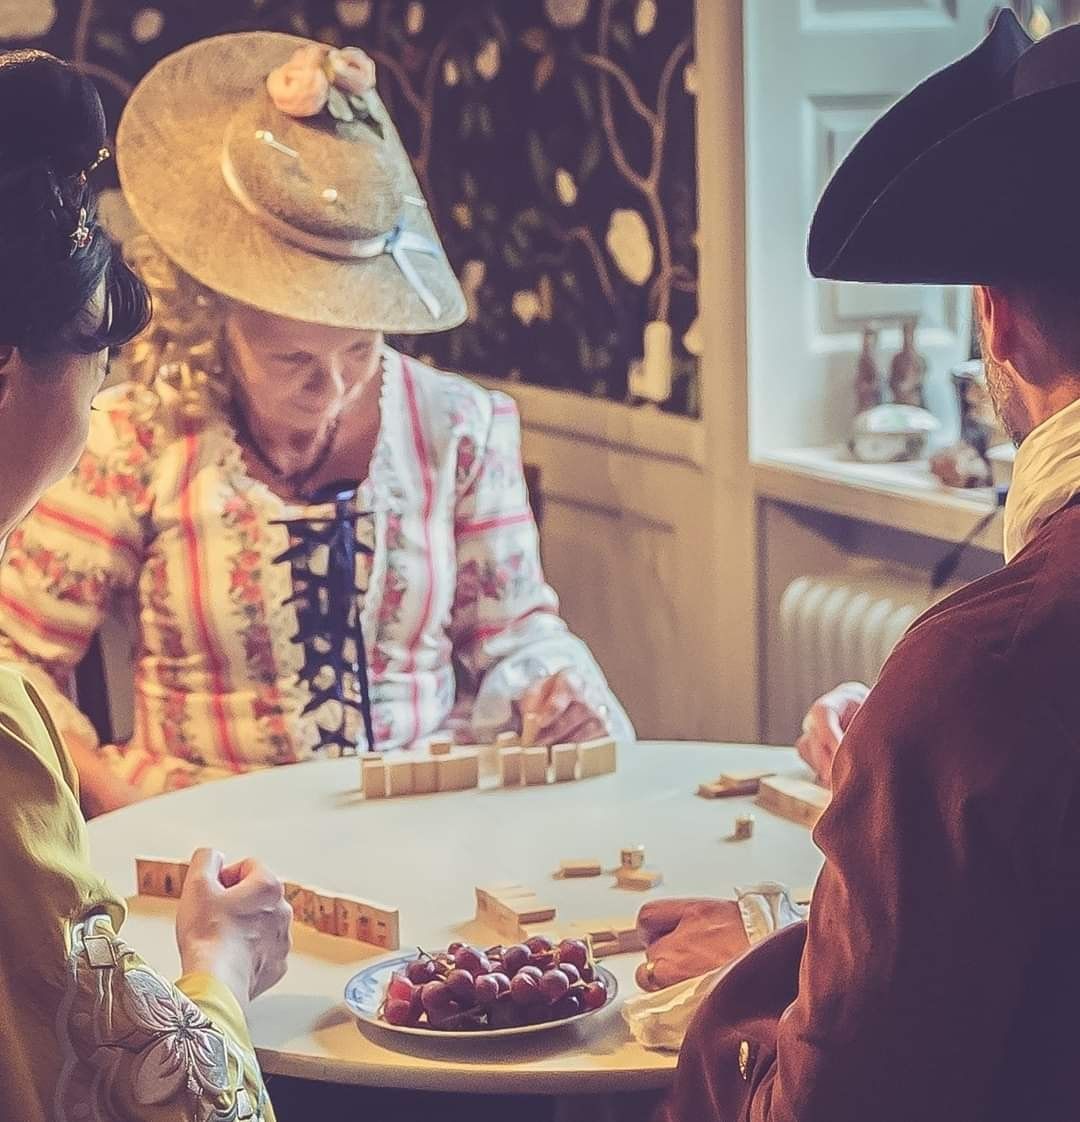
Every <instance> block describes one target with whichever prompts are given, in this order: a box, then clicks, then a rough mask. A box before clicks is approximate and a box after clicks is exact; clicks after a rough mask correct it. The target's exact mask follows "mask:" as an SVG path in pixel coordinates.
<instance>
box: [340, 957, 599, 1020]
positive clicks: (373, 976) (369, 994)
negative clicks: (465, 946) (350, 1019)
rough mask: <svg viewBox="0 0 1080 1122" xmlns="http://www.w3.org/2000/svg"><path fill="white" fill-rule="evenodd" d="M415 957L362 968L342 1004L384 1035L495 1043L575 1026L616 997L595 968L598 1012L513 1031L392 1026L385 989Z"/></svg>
mask: <svg viewBox="0 0 1080 1122" xmlns="http://www.w3.org/2000/svg"><path fill="white" fill-rule="evenodd" d="M416 958H417V955H415V954H408V955H396V956H395V957H394V958H383V959H380V960H379V961H378V962H373V963H372V964H371V965H370V966H365V967H364V969H363V970H360V971H359V972H358V973H356V974H354V975H353V976H352V977H351V978H350V979H349V981H348V983H347V984H346V986H345V1004H346V1005H347V1006H348V1007H349V1008H350V1009H351V1010H352V1012H353V1013H354V1014H355V1015H356V1017H357V1018H358V1019H359V1020H361V1021H363V1022H364V1023H365V1024H369V1025H374V1026H375V1027H376V1028H380V1029H384V1030H385V1031H386V1032H396V1033H400V1034H402V1035H403V1036H423V1037H426V1038H427V1039H428V1040H497V1039H501V1038H502V1037H506V1036H531V1035H533V1034H535V1033H539V1032H548V1031H549V1030H551V1029H556V1028H562V1027H563V1026H565V1025H574V1024H577V1023H578V1022H580V1021H584V1020H587V1019H588V1018H589V1017H594V1016H595V1015H596V1014H597V1013H603V1012H604V1010H605V1009H610V1008H611V1006H612V1003H613V1002H614V1000H615V998H616V997H617V996H618V993H619V983H618V980H617V979H616V977H615V975H614V974H612V972H611V971H610V970H608V969H607V968H606V967H604V966H601V965H600V964H599V963H597V964H596V967H595V969H596V978H597V981H600V982H603V983H604V987H605V988H606V989H607V995H608V997H607V1001H606V1002H605V1003H604V1004H603V1005H601V1006H600V1008H599V1009H586V1010H584V1011H582V1012H581V1013H574V1014H573V1015H572V1016H569V1017H563V1018H561V1019H559V1020H557V1021H541V1022H539V1023H538V1024H532V1025H516V1026H514V1027H512V1028H472V1029H433V1028H429V1027H428V1026H427V1025H426V1024H420V1025H392V1024H390V1022H389V1021H386V1020H384V1019H383V1016H382V1008H383V1003H384V1002H385V1001H386V988H387V986H389V984H390V979H391V978H392V977H393V976H394V974H396V973H399V972H402V971H404V970H405V967H406V966H408V965H409V963H410V962H415V961H416Z"/></svg>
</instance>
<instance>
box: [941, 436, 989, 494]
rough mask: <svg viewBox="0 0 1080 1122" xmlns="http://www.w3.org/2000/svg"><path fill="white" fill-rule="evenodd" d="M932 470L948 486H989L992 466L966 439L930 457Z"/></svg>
mask: <svg viewBox="0 0 1080 1122" xmlns="http://www.w3.org/2000/svg"><path fill="white" fill-rule="evenodd" d="M930 470H931V471H932V472H933V473H934V475H936V476H937V477H938V479H940V480H941V482H942V483H944V484H945V486H946V487H989V486H990V483H991V476H990V467H989V465H988V464H987V462H986V460H984V459H983V457H982V454H981V453H980V452H979V451H978V450H977V449H975V448H973V447H972V446H971V445H970V444H968V442H967V441H966V440H961V441H960V442H959V443H957V444H954V445H952V446H951V447H950V448H943V449H942V450H941V451H940V452H938V453H936V454H935V455H934V456H931V457H930Z"/></svg>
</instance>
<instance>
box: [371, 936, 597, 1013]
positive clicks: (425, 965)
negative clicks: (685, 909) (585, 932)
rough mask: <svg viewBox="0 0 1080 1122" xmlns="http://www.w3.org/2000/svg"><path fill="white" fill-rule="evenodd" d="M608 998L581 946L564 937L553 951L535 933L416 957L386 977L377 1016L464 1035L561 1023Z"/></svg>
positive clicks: (586, 950)
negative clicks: (505, 941) (517, 939)
mask: <svg viewBox="0 0 1080 1122" xmlns="http://www.w3.org/2000/svg"><path fill="white" fill-rule="evenodd" d="M607 999H608V993H607V988H606V987H605V985H604V983H603V981H602V980H601V979H600V978H599V977H598V975H597V972H596V967H595V965H594V963H593V960H592V955H591V953H590V950H589V946H588V944H587V943H584V942H582V941H581V940H580V939H564V940H563V941H562V942H561V943H559V945H558V946H555V945H554V944H553V943H552V942H551V940H550V939H545V938H544V937H543V936H540V935H537V936H534V937H533V938H532V939H529V940H528V942H526V943H516V944H514V945H513V946H510V947H489V948H488V949H487V950H486V951H481V950H478V949H477V948H476V947H470V946H467V945H466V944H464V943H451V944H450V946H449V947H447V948H446V950H445V951H444V952H441V953H439V954H435V955H430V954H427V953H426V952H424V951H421V952H420V954H419V956H418V957H417V958H416V959H415V960H414V961H413V962H410V963H409V964H408V966H406V967H405V969H404V970H403V971H399V972H398V973H396V974H394V976H393V977H392V978H391V979H390V983H389V985H388V986H387V989H386V1000H385V1001H384V1003H383V1007H382V1017H383V1019H384V1020H385V1021H387V1022H388V1023H389V1024H392V1025H408V1026H421V1027H424V1028H431V1029H435V1030H437V1031H439V1032H468V1031H470V1030H479V1029H504V1028H518V1027H520V1026H521V1025H536V1024H542V1023H544V1022H547V1021H563V1020H566V1019H567V1018H568V1017H574V1016H577V1014H579V1013H587V1012H590V1011H592V1010H593V1009H599V1008H601V1007H602V1006H603V1005H604V1004H605V1003H606V1002H607Z"/></svg>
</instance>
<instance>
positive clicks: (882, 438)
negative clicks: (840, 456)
mask: <svg viewBox="0 0 1080 1122" xmlns="http://www.w3.org/2000/svg"><path fill="white" fill-rule="evenodd" d="M940 428H941V423H940V422H939V421H938V419H937V418H936V417H935V416H934V415H933V413H930V412H929V411H928V410H926V409H920V408H919V407H918V406H917V405H896V404H890V405H877V406H875V407H874V408H873V409H867V410H866V411H865V412H863V413H860V414H859V415H858V416H857V417H856V418H855V424H854V426H853V427H852V434H851V441H850V444H849V447H850V449H851V454H852V455H853V456H854V457H855V459H856V460H860V461H862V462H863V463H868V464H886V463H893V462H896V461H900V460H919V459H922V458H923V457H924V456H925V455H926V446H927V443H928V441H929V439H930V436H931V435H932V434H933V433H935V432H937V431H938V429H940Z"/></svg>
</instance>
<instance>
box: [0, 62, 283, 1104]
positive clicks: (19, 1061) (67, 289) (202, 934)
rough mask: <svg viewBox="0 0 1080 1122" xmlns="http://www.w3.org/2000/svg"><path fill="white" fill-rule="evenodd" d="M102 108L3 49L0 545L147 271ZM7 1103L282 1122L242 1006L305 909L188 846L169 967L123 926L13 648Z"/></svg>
mask: <svg viewBox="0 0 1080 1122" xmlns="http://www.w3.org/2000/svg"><path fill="white" fill-rule="evenodd" d="M104 139H105V116H104V114H103V112H102V109H101V102H100V101H99V100H98V95H97V93H96V92H95V90H94V87H93V85H92V84H91V83H90V81H89V80H88V79H87V78H85V77H83V76H81V75H80V74H78V73H77V72H76V71H75V70H74V69H72V67H70V66H68V65H67V64H65V63H62V62H61V61H60V60H59V59H56V58H53V57H52V56H51V55H47V54H44V53H43V52H41V51H12V52H7V53H4V54H0V167H2V171H0V260H2V261H3V266H4V267H3V270H2V271H0V472H2V478H3V487H2V488H0V553H2V552H3V548H4V540H5V538H6V537H7V536H8V534H9V532H10V531H11V530H12V529H13V527H14V526H15V525H17V523H18V522H19V520H20V519H21V518H22V517H23V515H24V514H25V512H26V510H27V508H28V507H30V506H31V505H32V504H33V503H34V501H35V499H36V498H37V497H38V496H39V495H40V494H41V492H42V490H43V489H44V488H45V487H46V486H48V485H49V484H50V483H53V482H55V481H56V480H57V479H58V478H59V477H61V476H62V475H63V474H64V472H66V471H69V470H70V468H71V466H72V464H73V463H74V462H75V460H76V459H77V458H78V455H79V452H80V451H81V449H82V446H83V443H84V441H85V439H86V433H87V419H88V417H89V415H90V409H91V404H90V403H91V401H92V399H93V396H94V394H95V393H96V392H97V390H98V389H99V388H100V386H101V382H102V379H103V377H104V375H105V367H106V363H105V359H106V355H107V349H108V348H109V347H110V346H118V345H120V344H122V343H123V342H125V341H126V340H128V339H130V338H131V337H132V336H133V335H134V334H136V333H137V332H138V331H139V330H140V329H141V328H142V327H143V326H144V325H145V324H146V321H147V318H148V316H149V312H150V307H149V299H148V295H147V293H146V290H145V289H144V288H143V286H142V285H141V284H140V283H139V281H138V279H137V278H136V277H135V276H134V275H133V274H132V273H131V271H130V270H129V269H128V268H127V267H126V266H125V265H124V263H123V261H122V260H121V259H120V257H119V255H118V254H117V253H115V252H114V250H113V247H112V246H111V245H110V243H109V241H108V239H107V238H106V237H105V235H104V233H103V232H102V230H101V228H100V227H99V225H98V221H97V199H96V193H95V191H94V189H93V187H92V186H91V184H90V183H89V182H88V174H89V172H90V171H91V170H93V168H94V167H95V166H96V165H97V164H98V163H100V162H101V160H102V159H104V158H105V157H106V156H107V155H108V153H107V152H105V151H104V150H103V149H102V143H103V141H104ZM0 784H2V785H3V791H4V797H3V800H0V852H2V853H3V855H4V856H3V861H2V862H0V1021H2V1023H3V1031H2V1032H0V1072H3V1078H2V1079H0V1118H3V1119H5V1120H11V1122H15V1120H16V1119H17V1120H18V1122H46V1119H49V1120H55V1122H62V1120H70V1119H77V1118H78V1119H87V1120H93V1119H97V1120H101V1122H103V1120H105V1119H115V1120H117V1122H120V1120H121V1119H123V1120H133V1119H138V1120H139V1122H195V1120H196V1119H198V1120H199V1122H234V1120H238V1119H252V1120H262V1122H272V1119H273V1111H272V1110H271V1108H270V1105H269V1103H268V1101H267V1098H266V1092H265V1089H264V1087H263V1081H262V1078H261V1076H260V1074H259V1067H258V1064H257V1062H256V1059H255V1053H254V1050H253V1049H252V1047H251V1041H250V1039H249V1035H248V1030H247V1026H246V1023H245V1017H244V1009H245V1007H246V1006H247V1004H248V1002H249V1000H250V999H251V998H252V997H254V996H256V995H257V994H259V993H261V992H262V991H263V990H265V989H267V988H268V987H270V986H272V985H273V984H274V983H275V982H276V981H277V980H278V979H279V978H280V977H281V976H282V975H283V974H284V972H285V962H286V955H287V953H288V949H289V920H290V918H291V913H290V909H289V907H288V905H287V904H286V903H285V900H284V894H283V892H282V886H281V883H280V882H279V881H278V880H276V879H275V878H274V877H273V876H271V875H270V874H269V873H268V872H267V871H266V870H265V869H263V868H261V867H260V866H259V865H258V864H257V863H255V862H253V861H243V862H240V863H239V864H236V865H231V866H225V865H223V862H222V858H221V855H220V854H217V853H214V852H212V851H210V850H206V849H204V850H200V851H198V852H197V853H196V854H195V856H194V857H193V858H192V862H191V865H190V867H189V870H188V873H187V876H186V879H185V882H184V887H183V893H182V896H181V899H180V902H179V905H178V911H177V921H176V937H177V947H178V949H179V952H180V960H181V963H182V968H183V971H184V976H183V977H182V978H181V979H180V980H179V981H178V982H177V983H176V985H175V986H172V985H170V984H169V983H168V982H167V981H165V979H164V978H162V977H161V976H160V975H158V974H157V973H155V972H154V970H153V969H152V968H151V967H150V966H148V965H147V964H146V963H144V962H143V961H142V960H141V959H140V958H139V957H138V955H137V954H136V952H135V950H134V949H133V948H132V947H130V946H128V945H127V943H126V942H125V941H124V939H123V938H122V933H123V926H122V925H123V923H124V919H125V907H124V904H123V902H122V901H121V900H120V898H119V897H117V896H116V895H114V894H113V893H112V892H111V891H110V890H109V888H108V887H107V886H106V885H104V884H103V883H102V882H101V880H100V878H98V877H97V876H96V875H95V874H94V871H93V869H92V868H91V866H90V863H89V856H88V853H87V844H86V830H85V825H84V823H83V819H82V816H81V814H80V813H79V802H78V783H77V779H76V775H75V771H74V768H73V767H72V763H71V760H70V758H69V756H68V753H67V751H66V749H65V746H64V743H63V741H62V739H61V737H60V736H59V735H58V733H57V730H56V728H55V725H54V723H53V721H52V720H51V718H50V715H49V713H48V711H47V709H46V708H45V706H44V704H43V703H42V700H41V697H40V696H39V694H38V693H37V691H36V690H34V688H33V686H32V685H30V684H29V683H28V682H27V681H26V680H25V679H24V678H23V677H22V676H21V675H20V674H19V673H18V672H17V671H16V670H14V669H13V668H11V667H9V666H2V667H0Z"/></svg>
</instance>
